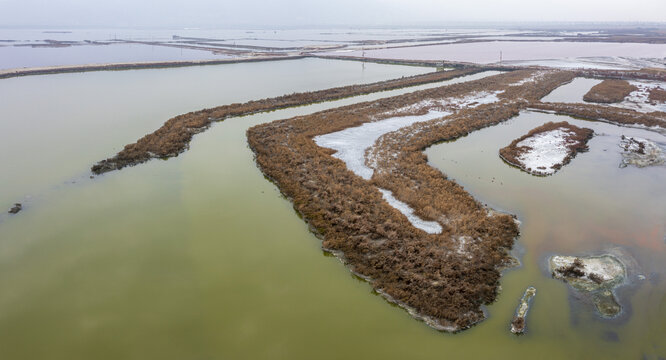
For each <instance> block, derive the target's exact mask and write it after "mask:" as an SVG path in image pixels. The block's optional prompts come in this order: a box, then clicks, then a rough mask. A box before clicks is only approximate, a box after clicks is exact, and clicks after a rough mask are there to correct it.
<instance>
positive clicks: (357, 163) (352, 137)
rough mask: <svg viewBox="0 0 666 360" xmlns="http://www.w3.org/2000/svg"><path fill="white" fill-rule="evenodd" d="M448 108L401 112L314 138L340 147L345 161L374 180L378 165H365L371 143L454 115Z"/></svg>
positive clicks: (321, 144)
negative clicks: (405, 129)
mask: <svg viewBox="0 0 666 360" xmlns="http://www.w3.org/2000/svg"><path fill="white" fill-rule="evenodd" d="M450 114H451V113H450V112H446V111H430V112H428V113H427V114H425V115H419V116H400V117H393V118H389V119H385V120H381V121H375V122H370V123H365V124H363V125H361V126H357V127H353V128H348V129H344V130H341V131H337V132H333V133H330V134H325V135H319V136H317V137H315V138H314V141H315V143H316V144H317V145H319V146H321V147H325V148H329V149H333V150H336V151H337V152H336V153H335V154H333V157H336V158H338V159H340V160H342V161H344V162H345V164H346V165H347V168H348V169H349V170H351V171H352V172H353V173H354V174H356V175H358V176H360V177H362V178H363V179H365V180H370V178H372V174H373V173H374V169H371V168H369V167H367V166H366V165H365V150H366V149H368V148H369V147H371V146H372V145H373V144H374V143H375V141H377V139H379V137H381V136H382V135H384V134H386V133H389V132H392V131H396V130H398V129H400V128H403V127H406V126H409V125H412V124H415V123H417V122H422V121H428V120H433V119H437V118H440V117H444V116H447V115H450Z"/></svg>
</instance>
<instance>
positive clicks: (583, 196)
mask: <svg viewBox="0 0 666 360" xmlns="http://www.w3.org/2000/svg"><path fill="white" fill-rule="evenodd" d="M547 121H568V122H569V123H571V124H574V125H576V126H580V127H588V128H591V129H593V130H594V131H595V133H596V135H595V136H594V137H593V138H592V139H591V140H590V141H589V143H588V145H589V147H590V151H589V152H585V153H581V154H578V156H577V157H576V158H574V159H573V160H572V161H571V163H570V164H569V165H566V166H564V167H563V169H562V170H560V171H559V172H557V173H556V174H555V175H553V176H548V177H537V176H532V175H530V174H528V173H527V172H524V171H521V170H519V169H517V168H515V167H512V166H510V165H508V164H506V163H504V162H503V161H502V160H501V159H500V158H499V156H498V151H499V149H500V148H502V147H504V146H506V145H507V144H509V143H510V142H511V141H512V140H513V139H515V138H518V137H520V136H521V135H523V134H525V133H527V132H528V131H529V130H531V129H533V128H535V127H537V126H539V125H542V124H543V123H545V122H547ZM621 135H625V136H639V137H643V138H648V139H652V140H654V141H658V142H661V143H662V144H664V143H665V142H666V137H664V136H662V135H660V134H657V133H654V132H650V131H646V130H641V129H634V128H626V127H618V126H614V125H610V124H606V123H601V122H590V121H582V120H576V119H572V118H570V117H565V116H556V115H552V114H544V113H537V112H529V111H527V112H523V113H521V115H520V116H518V117H516V118H514V119H512V120H510V121H508V122H506V123H504V124H501V125H497V126H493V127H490V128H486V129H483V130H480V131H477V132H474V133H472V134H470V135H469V136H467V137H464V138H461V139H459V140H457V141H454V142H449V143H443V144H439V145H436V146H433V147H431V148H429V149H428V150H427V151H426V154H427V155H428V159H429V161H430V163H431V164H432V165H433V166H435V167H437V168H439V169H441V170H442V171H443V172H444V173H446V174H447V175H448V176H449V178H452V179H454V180H455V181H457V182H458V183H460V184H461V185H463V186H464V187H465V189H466V190H467V191H469V192H470V193H472V194H473V195H474V196H475V197H476V198H477V199H479V200H480V201H482V202H484V203H487V204H488V205H489V206H490V207H492V208H495V209H499V210H502V211H506V212H509V213H513V214H516V215H517V216H518V218H519V220H520V221H521V222H522V224H521V236H520V238H519V239H518V249H519V253H521V254H522V262H523V266H522V267H520V268H518V269H514V270H509V271H508V272H507V273H506V274H505V276H504V277H503V280H502V287H503V293H502V295H501V297H500V300H499V302H498V303H497V304H493V305H492V306H490V314H491V316H496V317H505V316H507V315H508V314H511V313H512V311H513V309H512V308H511V305H514V306H515V304H516V303H517V301H518V299H519V298H520V296H521V295H522V293H523V291H524V290H525V288H527V287H528V286H534V287H536V288H537V296H536V298H535V301H534V303H533V306H532V309H530V313H529V316H528V320H527V322H528V331H529V332H528V334H527V335H526V336H525V337H522V338H521V339H520V341H525V342H537V343H539V342H542V341H543V342H551V343H553V345H554V344H555V343H557V342H560V341H561V342H562V343H561V348H556V349H551V350H549V351H551V352H552V353H551V354H550V355H551V356H553V357H554V358H558V357H559V358H567V357H569V358H597V357H606V358H627V359H629V358H640V357H641V356H642V355H643V354H646V355H647V356H648V358H656V356H657V355H659V356H662V357H663V356H664V355H666V347H665V346H664V343H663V341H662V340H663V336H664V334H666V322H665V321H666V282H665V281H664V278H665V276H666V268H664V263H665V262H666V243H665V241H666V239H665V238H664V236H665V234H666V206H664V204H666V191H665V190H666V188H665V187H664V184H666V167H665V166H658V167H651V168H636V167H626V168H620V167H619V164H620V162H621V161H622V156H621V149H620V147H619V146H618V144H619V142H620V136H621ZM606 251H616V252H618V253H620V254H623V255H625V256H627V257H628V258H632V259H633V260H634V261H635V262H636V264H634V265H632V264H629V266H630V267H631V268H632V270H633V272H634V277H633V278H632V279H630V281H629V284H628V285H626V286H624V287H622V288H620V289H619V290H618V294H619V297H620V303H621V304H622V305H623V306H624V312H623V313H622V314H621V315H620V316H619V317H618V318H616V319H611V320H602V319H601V318H600V317H598V316H597V315H596V314H595V310H594V307H593V306H591V305H590V304H585V303H583V302H581V301H580V300H578V299H575V298H574V297H573V296H569V290H568V289H567V286H566V285H565V284H564V283H562V282H560V281H558V280H554V279H551V277H550V274H549V273H548V270H547V263H546V260H547V257H549V256H551V255H554V254H564V255H586V254H598V253H603V252H606ZM637 274H642V275H644V276H646V280H639V279H637ZM494 320H495V319H494V318H491V319H490V322H494ZM483 326H484V325H482V327H483ZM610 340H617V341H616V342H612V341H610ZM565 344H566V345H565ZM558 354H559V355H558ZM520 355H521V354H516V357H520ZM539 356H541V355H539Z"/></svg>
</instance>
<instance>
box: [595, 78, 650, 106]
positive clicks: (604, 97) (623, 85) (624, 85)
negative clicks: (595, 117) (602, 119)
mask: <svg viewBox="0 0 666 360" xmlns="http://www.w3.org/2000/svg"><path fill="white" fill-rule="evenodd" d="M635 90H638V88H637V87H636V86H634V85H631V84H630V83H629V82H628V81H626V80H604V81H602V82H601V83H599V84H597V85H595V86H593V87H592V88H591V89H590V91H588V92H587V94H585V95H583V100H585V101H587V102H594V103H601V104H612V103H619V102H621V101H622V100H624V98H625V97H627V96H628V95H629V94H631V92H632V91H635Z"/></svg>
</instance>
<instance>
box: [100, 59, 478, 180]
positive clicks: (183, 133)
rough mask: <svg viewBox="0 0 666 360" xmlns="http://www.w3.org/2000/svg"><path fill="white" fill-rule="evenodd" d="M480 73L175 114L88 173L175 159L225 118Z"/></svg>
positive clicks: (421, 77)
mask: <svg viewBox="0 0 666 360" xmlns="http://www.w3.org/2000/svg"><path fill="white" fill-rule="evenodd" d="M484 70H485V69H483V68H473V69H460V70H452V71H440V72H434V73H429V74H424V75H416V76H410V77H404V78H400V79H394V80H387V81H381V82H376V83H371V84H364V85H350V86H343V87H337V88H331V89H325V90H320V91H313V92H305V93H294V94H290V95H284V96H279V97H275V98H268V99H262V100H252V101H248V102H246V103H236V104H231V105H224V106H219V107H216V108H211V109H204V110H199V111H195V112H191V113H187V114H183V115H178V116H176V117H174V118H171V119H169V120H168V121H167V122H166V123H164V125H162V127H161V128H159V129H158V130H156V131H155V132H153V133H151V134H148V135H146V136H144V137H142V138H141V139H139V140H138V141H137V142H136V143H133V144H129V145H126V146H125V148H124V149H123V150H121V151H120V152H119V153H118V154H117V155H116V156H114V157H112V158H109V159H106V160H102V161H100V162H98V163H97V164H95V165H94V166H93V167H92V168H91V170H92V172H93V173H95V174H101V173H105V172H108V171H112V170H119V169H122V168H124V167H126V166H132V165H136V164H140V163H143V162H145V161H148V160H150V159H153V158H162V159H164V158H169V157H174V156H177V155H178V154H180V153H181V152H183V151H185V150H186V149H187V147H188V146H189V143H190V141H191V140H192V137H193V136H194V135H195V134H197V133H199V132H201V131H204V130H206V129H207V128H208V127H209V126H210V124H211V123H212V122H214V121H221V120H224V119H226V118H229V117H234V116H243V115H250V114H254V113H258V112H264V111H271V110H277V109H283V108H287V107H292V106H300V105H306V104H312V103H317V102H323V101H330V100H337V99H342V98H346V97H351V96H356V95H362V94H369V93H373V92H378V91H384V90H393V89H398V88H402V87H408V86H414V85H421V84H427V83H431V82H438V81H444V80H449V79H453V78H456V77H460V76H464V75H471V74H474V73H477V72H481V71H484Z"/></svg>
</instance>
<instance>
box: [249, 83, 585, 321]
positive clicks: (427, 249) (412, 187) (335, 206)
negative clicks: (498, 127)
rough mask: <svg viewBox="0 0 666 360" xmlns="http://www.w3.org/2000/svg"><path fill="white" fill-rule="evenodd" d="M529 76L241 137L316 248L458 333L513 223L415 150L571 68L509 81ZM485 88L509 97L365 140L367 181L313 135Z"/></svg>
mask: <svg viewBox="0 0 666 360" xmlns="http://www.w3.org/2000/svg"><path fill="white" fill-rule="evenodd" d="M531 74H532V72H530V71H516V72H512V73H507V74H502V75H497V76H493V77H488V78H485V79H481V80H477V81H472V82H467V83H461V84H456V85H450V86H446V87H441V88H435V89H429V90H423V91H419V92H415V93H410V94H405V95H401V96H397V97H392V98H387V99H382V100H378V101H375V102H368V103H361V104H356V105H351V106H347V107H342V108H337V109H332V110H327V111H323V112H319V113H316V114H312V115H308V116H300V117H295V118H291V119H287V120H281V121H275V122H272V123H268V124H263V125H259V126H255V127H253V128H251V129H249V130H248V141H249V143H250V146H251V148H252V149H253V151H254V152H255V154H256V161H257V164H258V166H259V167H260V168H261V170H262V171H263V172H264V174H266V175H267V176H268V177H270V178H271V179H272V180H273V181H274V182H275V183H276V184H277V186H278V187H279V188H280V190H281V191H282V193H283V194H285V195H286V196H287V197H289V198H290V199H292V201H293V203H294V208H295V209H296V210H297V211H298V212H299V213H301V214H302V215H303V217H304V219H305V220H306V221H307V222H308V223H309V224H310V226H311V228H312V230H313V231H314V232H315V233H316V234H318V235H320V236H321V237H322V238H323V247H324V248H326V249H328V250H330V251H332V252H335V253H336V254H339V255H341V257H342V258H343V259H344V260H345V262H346V264H347V265H348V266H349V267H350V268H351V270H352V271H354V272H355V273H357V274H359V275H360V276H362V277H364V278H366V279H368V281H369V282H370V283H371V285H372V286H373V288H374V289H376V290H377V291H378V292H379V293H381V294H383V295H384V296H386V297H387V298H388V299H389V300H390V301H393V302H396V303H398V304H400V305H401V306H403V307H405V308H407V309H409V310H410V313H412V315H414V316H416V317H419V318H422V319H424V320H425V321H426V322H427V323H428V324H429V325H430V326H433V327H435V328H437V329H440V330H449V331H457V330H461V329H465V328H467V327H469V326H471V325H473V324H474V323H476V322H478V321H480V320H482V319H483V318H484V315H483V312H482V310H481V306H482V305H484V304H488V303H491V302H493V301H494V300H495V298H496V296H497V289H498V285H499V278H500V269H501V268H502V267H503V266H506V265H507V264H508V263H510V262H511V257H510V256H509V254H508V250H509V249H510V248H511V247H512V245H513V241H514V239H515V237H516V236H517V235H518V226H517V224H516V222H515V221H514V219H513V217H512V216H510V215H506V214H497V213H494V212H492V211H490V210H488V209H486V208H485V207H483V206H482V205H481V204H480V203H479V202H478V201H476V200H475V199H474V198H473V197H472V196H471V195H470V194H469V193H467V192H466V191H465V190H464V189H463V188H462V187H461V186H459V185H457V184H456V183H455V182H453V181H450V180H447V179H446V176H443V175H442V173H441V172H439V171H438V170H436V169H434V168H432V167H430V166H429V165H428V164H427V161H426V158H425V155H424V154H423V152H422V150H423V149H424V148H425V147H427V146H429V145H431V144H433V143H436V142H438V141H441V140H447V139H448V140H450V139H456V138H458V137H460V136H464V135H465V134H468V133H470V132H472V131H474V130H477V129H480V128H482V127H486V126H490V125H493V124H497V123H499V122H502V121H505V120H507V119H509V118H511V117H513V116H515V115H517V114H518V112H519V111H520V109H521V108H523V107H525V106H527V104H528V103H529V102H530V101H536V100H537V99H538V98H539V97H540V96H543V95H545V94H546V93H548V92H550V91H552V89H554V88H556V87H557V86H559V85H561V84H562V83H564V82H567V81H570V80H571V79H572V78H573V76H574V74H573V73H567V72H553V73H551V74H550V75H548V76H544V77H543V78H542V79H541V80H540V81H538V82H535V83H526V84H524V85H522V86H509V85H510V84H513V83H515V82H516V81H519V80H521V79H523V78H525V77H527V76H530V75H531ZM492 90H497V91H501V90H506V92H505V93H504V94H506V93H509V95H508V96H511V97H512V98H513V100H510V99H508V98H504V99H502V100H501V101H500V102H496V103H491V104H483V105H479V106H478V107H476V108H473V109H462V110H460V111H459V112H458V113H456V114H453V115H451V116H447V117H445V118H442V119H435V120H431V121H428V122H423V123H418V124H414V125H412V126H410V127H408V128H404V129H400V130H398V131H396V132H394V133H389V134H385V135H384V136H383V137H382V138H380V140H378V141H377V144H379V145H377V146H376V147H375V148H374V150H376V153H377V154H376V156H375V158H376V160H377V161H376V164H375V166H376V171H375V175H374V176H373V178H372V179H371V181H365V180H363V179H362V178H360V177H359V176H356V175H355V174H354V173H352V172H351V171H350V170H348V169H347V167H346V166H345V164H344V162H342V161H341V160H338V159H336V158H334V157H332V156H331V150H329V149H324V148H320V147H318V146H317V145H316V144H315V143H314V141H313V140H312V138H313V137H315V136H317V135H322V134H328V133H331V132H335V131H339V130H342V129H345V128H349V127H354V126H359V125H361V124H363V123H366V122H370V121H376V120H380V119H382V118H386V117H387V116H388V115H386V113H387V112H391V111H394V112H395V111H397V110H399V109H401V108H405V107H407V106H409V105H413V104H415V103H418V102H420V101H422V100H423V99H435V98H447V97H455V98H461V97H464V96H466V95H470V94H472V93H478V92H483V91H485V92H487V91H492ZM504 94H500V95H499V96H502V95H504ZM416 111H418V112H424V111H427V109H425V110H424V109H418V110H416ZM392 116H395V115H392ZM394 154H395V155H396V157H394V156H393V155H394ZM376 186H381V187H382V188H386V189H389V190H391V191H393V192H394V194H395V195H396V197H397V198H399V199H400V200H401V201H404V202H406V203H408V205H410V206H411V207H412V208H413V209H415V211H416V212H417V213H418V215H419V216H421V217H422V218H424V219H427V220H434V221H439V222H440V224H441V225H442V227H443V231H442V233H441V234H427V233H425V232H423V231H421V230H418V229H416V228H414V227H413V226H411V224H410V223H409V222H408V220H407V219H406V218H405V217H404V216H403V215H402V214H401V213H400V212H398V210H396V209H394V208H393V207H391V206H389V205H388V203H386V202H385V201H383V200H382V195H381V193H380V192H379V191H378V190H377V187H376Z"/></svg>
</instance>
